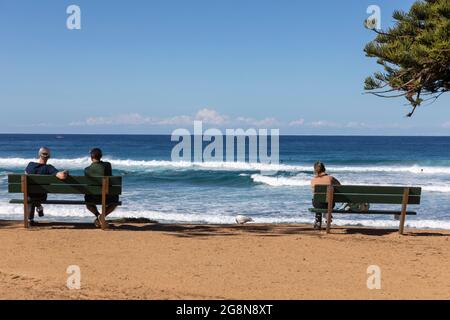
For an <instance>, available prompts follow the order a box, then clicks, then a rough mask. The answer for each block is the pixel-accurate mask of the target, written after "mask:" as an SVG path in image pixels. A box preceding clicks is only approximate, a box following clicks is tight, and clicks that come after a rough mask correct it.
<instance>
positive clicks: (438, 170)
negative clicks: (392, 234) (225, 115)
mask: <svg viewBox="0 0 450 320" xmlns="http://www.w3.org/2000/svg"><path fill="white" fill-rule="evenodd" d="M105 160H107V161H110V162H111V163H112V164H113V166H114V167H115V168H117V169H123V170H146V169H150V170H151V169H155V168H173V169H193V170H229V171H286V172H301V171H306V172H311V171H312V167H311V166H302V165H287V164H264V163H248V162H173V161H167V160H132V159H105ZM30 161H35V159H25V158H0V167H1V168H4V169H17V168H24V167H25V166H26V165H27V164H28V163H29V162H30ZM50 163H51V164H53V165H54V166H56V167H58V168H67V169H82V168H84V167H86V166H88V165H89V163H90V161H89V158H88V157H83V158H73V159H56V158H55V159H51V161H50ZM328 170H329V172H331V173H337V172H349V173H361V172H386V173H398V172H403V173H413V174H418V175H434V174H439V175H444V174H445V175H450V167H431V166H419V165H411V166H391V165H390V166H359V165H355V166H329V167H328Z"/></svg>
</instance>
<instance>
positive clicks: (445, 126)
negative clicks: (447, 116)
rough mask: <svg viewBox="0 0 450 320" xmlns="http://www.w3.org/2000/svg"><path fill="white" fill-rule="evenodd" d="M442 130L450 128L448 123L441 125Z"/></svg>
mask: <svg viewBox="0 0 450 320" xmlns="http://www.w3.org/2000/svg"><path fill="white" fill-rule="evenodd" d="M442 128H446V129H447V128H450V121H447V122H444V123H443V124H442Z"/></svg>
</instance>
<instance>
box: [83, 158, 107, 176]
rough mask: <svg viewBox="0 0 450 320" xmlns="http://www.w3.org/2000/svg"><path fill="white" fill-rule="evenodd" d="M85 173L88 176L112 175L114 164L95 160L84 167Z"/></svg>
mask: <svg viewBox="0 0 450 320" xmlns="http://www.w3.org/2000/svg"><path fill="white" fill-rule="evenodd" d="M84 175H85V176H88V177H109V176H112V166H111V163H109V162H103V161H99V162H93V163H92V164H91V165H90V166H89V167H87V168H86V169H84Z"/></svg>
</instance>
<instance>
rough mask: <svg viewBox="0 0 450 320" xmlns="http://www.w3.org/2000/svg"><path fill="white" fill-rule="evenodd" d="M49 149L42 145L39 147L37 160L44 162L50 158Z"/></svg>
mask: <svg viewBox="0 0 450 320" xmlns="http://www.w3.org/2000/svg"><path fill="white" fill-rule="evenodd" d="M50 155H51V154H50V149H49V148H46V147H42V148H40V149H39V155H38V156H39V160H40V161H41V162H44V163H46V162H47V161H48V159H50Z"/></svg>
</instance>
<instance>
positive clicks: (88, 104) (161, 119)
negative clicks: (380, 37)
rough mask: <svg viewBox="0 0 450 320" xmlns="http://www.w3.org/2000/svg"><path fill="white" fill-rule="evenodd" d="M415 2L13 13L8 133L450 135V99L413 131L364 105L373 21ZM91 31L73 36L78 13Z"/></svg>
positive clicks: (152, 3)
mask: <svg viewBox="0 0 450 320" xmlns="http://www.w3.org/2000/svg"><path fill="white" fill-rule="evenodd" d="M412 3H413V1H412V0H395V1H393V0H370V1H366V0H346V1H332V0H317V1H300V0H271V1H268V0H257V1H256V0H208V1H205V0H191V1H186V0H184V1H181V0H179V1H175V0H145V1H144V0H143V1H138V0H129V1H121V0H115V1H106V0H96V1H92V0H90V1H85V0H71V1H65V0H41V1H34V0H29V1H24V0H0V41H1V42H0V46H1V50H0V110H1V112H2V116H1V117H0V132H1V133H35V134H38V133H39V134H41V133H60V134H69V133H118V134H156V133H171V132H172V130H174V129H175V128H187V129H192V127H193V121H194V120H201V121H203V122H204V124H205V127H215V128H223V129H224V128H256V129H258V128H268V129H270V128H278V129H280V133H281V134H318V135H320V134H339V135H353V134H358V135H449V134H450V108H449V106H450V94H447V95H446V96H445V95H444V96H442V97H441V98H440V99H439V100H438V101H436V102H435V103H434V104H432V105H429V106H424V107H421V108H420V109H419V110H417V111H416V114H415V115H414V117H413V118H406V117H405V115H406V114H407V112H408V107H407V106H406V105H405V102H406V100H404V99H402V98H400V99H382V98H378V97H375V96H372V95H367V94H364V89H363V83H364V79H365V78H366V77H367V76H369V75H371V74H372V73H373V72H375V71H378V70H380V69H379V66H378V65H377V64H376V61H375V60H374V59H370V58H367V57H365V54H364V52H363V48H364V46H365V44H366V43H367V42H369V41H371V40H372V39H373V38H374V36H375V35H374V33H373V31H371V30H368V29H365V28H364V26H363V21H364V19H366V18H367V17H368V16H369V14H368V13H367V12H366V11H367V8H368V6H369V5H374V4H375V5H378V6H379V7H380V9H381V27H382V28H387V27H389V26H391V25H392V23H393V19H392V12H393V10H395V9H402V10H408V9H409V7H410V6H411V4H412ZM73 4H74V5H77V6H79V8H80V10H81V19H80V20H81V29H79V30H77V29H75V30H70V29H68V28H67V23H66V22H67V19H68V18H69V14H67V12H66V10H67V7H68V6H69V5H73Z"/></svg>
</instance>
